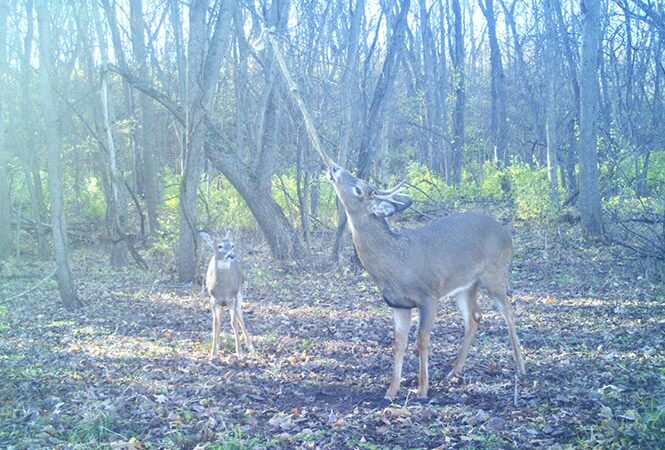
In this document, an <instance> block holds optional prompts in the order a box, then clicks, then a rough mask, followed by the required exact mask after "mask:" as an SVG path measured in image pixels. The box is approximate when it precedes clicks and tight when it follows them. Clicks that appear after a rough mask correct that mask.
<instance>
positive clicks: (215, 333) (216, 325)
mask: <svg viewBox="0 0 665 450" xmlns="http://www.w3.org/2000/svg"><path fill="white" fill-rule="evenodd" d="M210 310H211V311H212V345H211V348H210V360H211V361H212V360H213V359H215V356H217V353H218V352H219V332H220V328H221V324H222V306H221V305H218V304H217V303H215V299H214V298H212V299H210Z"/></svg>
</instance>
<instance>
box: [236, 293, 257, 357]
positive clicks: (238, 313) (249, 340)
mask: <svg viewBox="0 0 665 450" xmlns="http://www.w3.org/2000/svg"><path fill="white" fill-rule="evenodd" d="M235 306H236V319H237V320H238V325H239V326H240V330H241V331H242V334H243V336H244V338H245V343H246V344H247V350H248V351H249V352H250V353H254V351H255V350H254V345H253V344H252V337H251V336H250V335H249V333H248V332H247V327H246V326H245V319H243V317H242V293H241V292H238V298H237V299H236V305H235Z"/></svg>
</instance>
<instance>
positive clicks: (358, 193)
mask: <svg viewBox="0 0 665 450" xmlns="http://www.w3.org/2000/svg"><path fill="white" fill-rule="evenodd" d="M354 192H355V193H356V195H357V196H358V197H360V196H362V195H363V190H362V189H360V187H359V186H356V187H355V189H354Z"/></svg>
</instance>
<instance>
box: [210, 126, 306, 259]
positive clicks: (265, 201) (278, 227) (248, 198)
mask: <svg viewBox="0 0 665 450" xmlns="http://www.w3.org/2000/svg"><path fill="white" fill-rule="evenodd" d="M221 142H222V140H221V139H220V138H219V135H218V134H216V133H215V134H211V135H210V137H209V138H208V145H207V146H206V156H207V157H208V159H209V160H210V161H211V162H212V164H213V166H214V167H215V168H216V169H217V170H219V171H220V172H221V173H222V174H223V175H224V176H225V177H226V178H227V179H228V180H229V181H230V182H231V184H232V185H233V187H234V188H236V190H237V191H238V193H240V195H241V197H242V198H243V200H245V203H247V207H248V208H249V209H250V211H251V212H252V215H253V216H254V218H255V219H256V222H257V223H258V225H259V227H260V228H261V231H262V232H263V235H264V237H265V239H266V241H267V242H268V246H269V247H270V252H271V254H272V257H273V259H275V260H287V259H290V258H293V257H294V256H295V255H296V254H297V253H298V250H299V249H298V247H297V245H298V244H297V243H298V239H297V237H296V236H295V231H294V230H293V227H292V226H291V224H290V223H289V220H288V219H287V218H286V216H285V215H284V212H283V211H282V208H281V207H280V206H279V204H278V203H277V202H276V201H275V199H274V198H273V196H272V192H271V189H270V186H266V185H263V186H262V185H261V184H260V183H258V182H257V180H256V177H253V176H252V174H251V172H252V171H251V170H250V169H249V167H248V166H246V165H245V164H243V163H242V162H241V161H240V159H238V158H237V157H236V156H235V155H233V154H232V153H230V152H229V150H228V149H226V148H224V147H223V146H222V144H221Z"/></svg>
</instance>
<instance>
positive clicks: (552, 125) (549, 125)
mask: <svg viewBox="0 0 665 450" xmlns="http://www.w3.org/2000/svg"><path fill="white" fill-rule="evenodd" d="M544 11H545V61H544V64H545V67H544V71H543V74H544V76H545V140H546V144H547V178H548V182H549V192H550V199H551V200H552V204H553V205H554V206H555V207H556V208H558V206H559V183H558V178H557V161H558V157H557V153H558V151H559V139H558V138H559V135H558V130H557V121H558V117H557V116H558V102H557V96H556V91H557V80H558V79H559V76H558V75H559V67H560V66H559V59H558V56H557V55H558V54H559V52H558V51H557V50H558V46H557V42H558V36H557V31H556V27H555V21H554V11H553V7H552V0H545V4H544Z"/></svg>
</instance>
